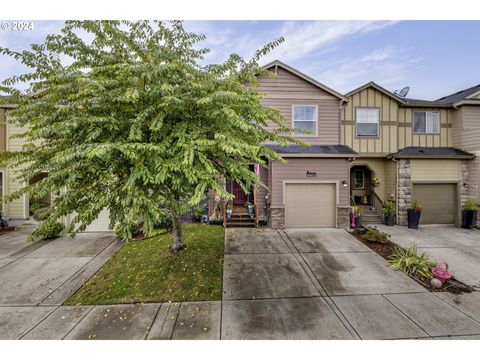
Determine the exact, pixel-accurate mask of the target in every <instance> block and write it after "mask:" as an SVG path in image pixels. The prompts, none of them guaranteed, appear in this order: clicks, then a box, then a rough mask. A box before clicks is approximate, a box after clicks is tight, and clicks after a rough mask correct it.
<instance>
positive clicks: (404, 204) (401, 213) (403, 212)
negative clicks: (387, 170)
mask: <svg viewBox="0 0 480 360" xmlns="http://www.w3.org/2000/svg"><path fill="white" fill-rule="evenodd" d="M412 191H413V186H412V168H411V165H410V159H399V160H398V214H397V222H398V224H399V225H407V223H408V215H407V209H408V208H409V207H410V203H411V201H412Z"/></svg>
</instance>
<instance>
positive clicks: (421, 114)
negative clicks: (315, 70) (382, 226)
mask: <svg viewBox="0 0 480 360" xmlns="http://www.w3.org/2000/svg"><path fill="white" fill-rule="evenodd" d="M346 97H347V98H348V100H349V101H348V103H346V106H345V107H344V110H343V112H342V120H341V143H342V144H345V145H348V146H349V147H351V148H352V149H353V150H355V151H356V152H358V153H359V156H358V157H357V158H356V159H355V161H353V162H352V163H351V170H350V176H351V190H350V192H351V199H352V203H355V204H357V205H360V206H362V205H363V206H365V208H368V209H369V210H370V212H369V215H373V216H374V217H378V218H379V215H380V213H379V210H380V208H381V205H382V203H383V202H384V201H386V200H392V201H395V203H396V208H397V223H398V224H400V225H406V222H407V214H406V212H407V208H408V207H409V206H410V204H411V201H412V199H413V198H415V199H417V200H419V201H420V203H421V204H422V206H423V212H422V223H423V224H450V223H452V224H457V225H458V224H459V221H460V210H461V206H462V205H463V204H464V202H465V201H466V199H467V198H468V197H472V196H478V195H477V194H478V181H477V180H478V175H477V176H474V170H475V169H474V164H475V163H476V162H475V161H474V159H475V155H474V154H472V153H468V152H466V151H464V150H462V149H461V148H460V147H459V146H458V145H459V144H458V142H457V141H456V140H455V137H456V136H457V137H458V135H456V131H455V129H456V128H457V126H458V118H459V115H458V110H456V109H455V108H454V107H453V106H452V104H451V103H450V102H448V101H441V100H437V101H426V100H417V99H408V98H402V97H400V96H398V95H396V94H394V93H392V92H390V91H388V90H386V89H385V88H383V87H381V86H379V85H377V84H375V83H374V82H370V83H367V84H365V85H363V86H361V87H359V88H357V89H355V90H353V91H351V92H349V93H348V94H346ZM474 142H475V141H474ZM476 142H477V143H480V139H477V141H476ZM477 174H478V168H477ZM372 209H373V214H372ZM372 220H373V219H372Z"/></svg>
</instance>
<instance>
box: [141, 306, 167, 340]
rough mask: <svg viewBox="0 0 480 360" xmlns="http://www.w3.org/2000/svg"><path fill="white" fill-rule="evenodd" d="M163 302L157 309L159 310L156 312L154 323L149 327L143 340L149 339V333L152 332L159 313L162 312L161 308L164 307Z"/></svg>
mask: <svg viewBox="0 0 480 360" xmlns="http://www.w3.org/2000/svg"><path fill="white" fill-rule="evenodd" d="M162 305H163V304H162V303H160V306H159V307H158V309H157V312H156V313H155V316H154V317H153V320H152V323H151V324H150V327H149V328H148V331H147V333H146V334H145V338H144V339H143V340H147V338H148V335H149V334H150V331H151V330H152V327H153V324H155V320H157V317H158V314H159V313H160V309H161V308H162Z"/></svg>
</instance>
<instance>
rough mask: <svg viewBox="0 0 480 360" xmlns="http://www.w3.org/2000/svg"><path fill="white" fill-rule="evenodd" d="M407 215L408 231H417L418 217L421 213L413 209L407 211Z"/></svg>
mask: <svg viewBox="0 0 480 360" xmlns="http://www.w3.org/2000/svg"><path fill="white" fill-rule="evenodd" d="M407 214H408V228H409V229H418V224H420V215H422V212H421V211H417V210H415V209H407Z"/></svg>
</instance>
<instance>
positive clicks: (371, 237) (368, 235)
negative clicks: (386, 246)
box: [363, 227, 390, 244]
mask: <svg viewBox="0 0 480 360" xmlns="http://www.w3.org/2000/svg"><path fill="white" fill-rule="evenodd" d="M389 236H390V235H388V234H385V233H384V232H381V231H378V230H377V229H375V228H372V227H370V228H368V229H367V231H366V232H365V233H364V234H363V239H364V240H366V241H368V242H372V243H380V244H383V243H386V242H387V241H388V237H389Z"/></svg>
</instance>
